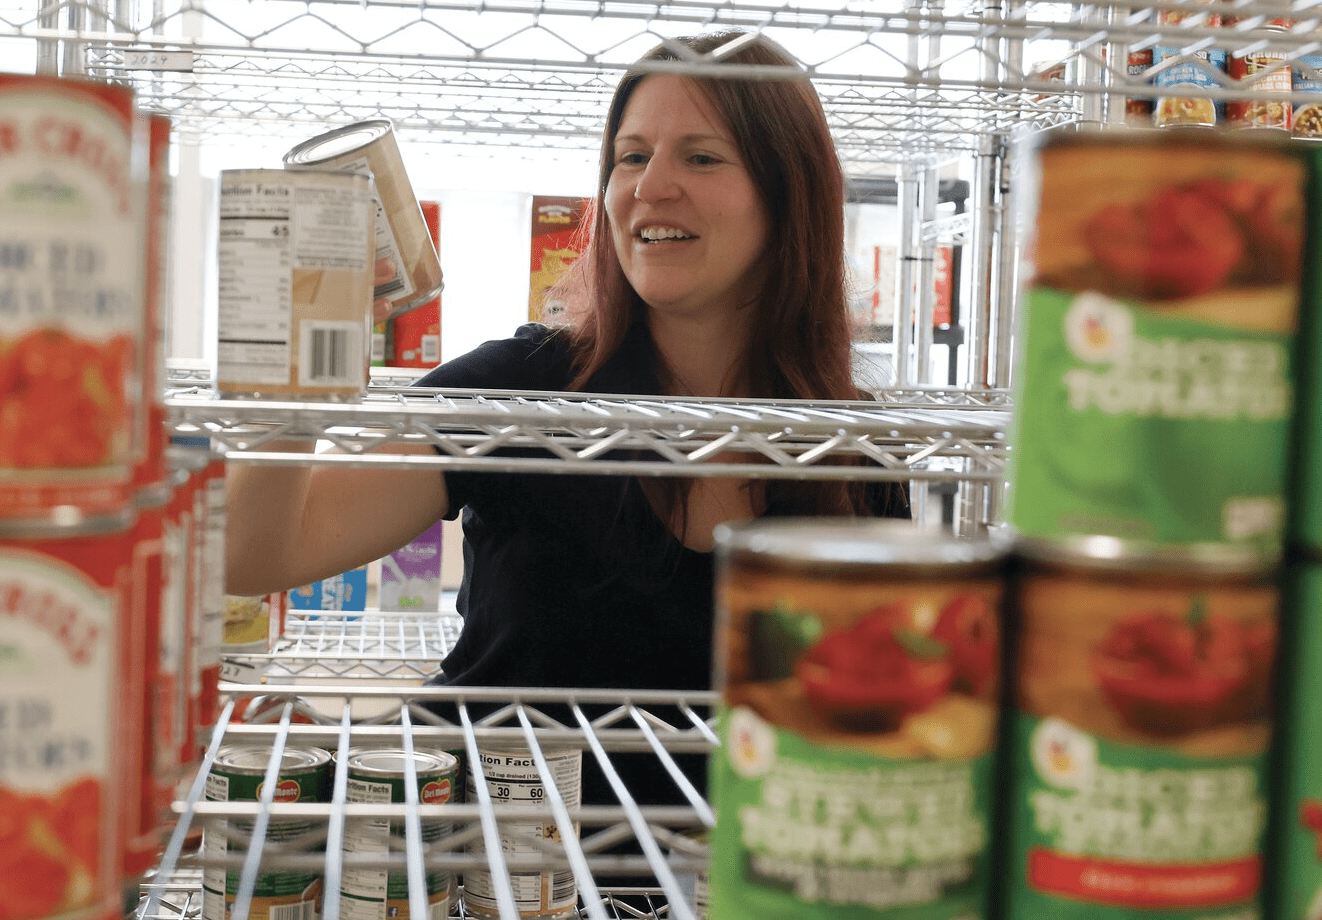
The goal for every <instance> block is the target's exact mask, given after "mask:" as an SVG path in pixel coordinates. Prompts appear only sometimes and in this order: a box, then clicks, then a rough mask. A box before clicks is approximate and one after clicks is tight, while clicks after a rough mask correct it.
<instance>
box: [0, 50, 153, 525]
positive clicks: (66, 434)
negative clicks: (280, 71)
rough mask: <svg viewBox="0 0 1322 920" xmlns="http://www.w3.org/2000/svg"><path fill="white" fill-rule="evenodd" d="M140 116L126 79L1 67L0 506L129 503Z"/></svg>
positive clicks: (136, 394)
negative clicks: (86, 77)
mask: <svg viewBox="0 0 1322 920" xmlns="http://www.w3.org/2000/svg"><path fill="white" fill-rule="evenodd" d="M145 127H146V126H145V123H144V122H143V121H142V120H141V119H139V118H138V116H137V113H136V110H135V107H134V94H133V91H132V90H131V89H129V88H127V87H124V86H117V85H113V84H108V83H94V82H90V81H83V80H75V79H67V78H56V77H46V76H25V75H21V74H0V190H3V191H0V239H3V246H0V282H2V284H0V405H3V406H4V412H3V413H0V517H5V518H26V519H32V520H40V519H49V520H52V521H54V522H59V523H67V522H68V521H69V520H70V516H71V515H73V516H79V515H81V516H84V517H98V516H101V515H104V514H115V513H118V512H119V511H121V510H122V509H123V508H125V507H126V506H127V504H128V502H129V498H130V493H131V487H132V480H133V474H134V468H135V466H136V465H137V463H138V461H139V459H140V457H141V456H142V451H143V449H144V445H143V444H141V443H139V442H140V441H141V436H142V435H143V434H144V433H145V431H146V426H145V425H142V424H139V423H138V422H137V421H136V420H137V419H139V418H140V416H141V413H142V411H143V407H142V399H141V396H142V388H141V384H140V382H139V380H140V375H141V373H142V362H143V354H142V341H143V336H144V304H143V293H142V275H143V271H144V266H145V258H144V256H143V246H144V230H143V215H142V211H143V196H144V192H143V190H144V188H145V177H146V165H147V164H146V159H147V157H146V148H145V143H144V138H143V137H142V134H143V132H144V131H145Z"/></svg>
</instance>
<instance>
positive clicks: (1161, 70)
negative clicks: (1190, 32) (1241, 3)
mask: <svg viewBox="0 0 1322 920" xmlns="http://www.w3.org/2000/svg"><path fill="white" fill-rule="evenodd" d="M1200 5H1204V6H1208V7H1211V6H1212V3H1211V2H1210V0H1201V2H1200ZM1157 24H1158V27H1159V28H1161V29H1162V30H1164V31H1165V32H1166V33H1167V34H1166V35H1165V36H1163V38H1162V41H1161V42H1160V43H1159V44H1157V45H1156V46H1155V47H1154V48H1153V50H1152V62H1153V65H1154V66H1155V67H1157V68H1158V69H1157V70H1156V71H1155V75H1154V76H1153V78H1152V83H1153V85H1154V86H1155V87H1156V89H1157V93H1158V95H1157V98H1156V100H1155V102H1154V108H1153V115H1152V120H1153V124H1155V125H1156V126H1157V127H1160V128H1166V127H1172V126H1189V125H1203V126H1209V127H1210V126H1212V125H1215V124H1217V123H1218V122H1219V120H1220V117H1221V114H1222V113H1221V106H1220V105H1218V104H1217V103H1216V102H1214V101H1212V99H1210V98H1208V97H1207V96H1206V95H1205V94H1206V93H1207V92H1208V91H1209V90H1215V89H1217V88H1219V87H1220V80H1218V79H1217V75H1218V74H1219V73H1224V72H1225V69H1226V52H1225V51H1224V50H1222V49H1220V48H1203V49H1201V50H1198V51H1194V52H1191V53H1190V52H1187V51H1186V50H1185V48H1184V46H1183V45H1182V44H1181V43H1178V42H1173V41H1171V39H1170V35H1171V34H1173V33H1172V31H1171V30H1172V29H1174V28H1175V27H1180V29H1188V28H1190V27H1203V28H1220V26H1221V14H1220V13H1217V12H1211V11H1208V12H1200V11H1192V10H1188V9H1170V10H1159V11H1158V12H1157ZM1172 59H1175V63H1169V62H1170V61H1172ZM1161 65H1166V66H1161Z"/></svg>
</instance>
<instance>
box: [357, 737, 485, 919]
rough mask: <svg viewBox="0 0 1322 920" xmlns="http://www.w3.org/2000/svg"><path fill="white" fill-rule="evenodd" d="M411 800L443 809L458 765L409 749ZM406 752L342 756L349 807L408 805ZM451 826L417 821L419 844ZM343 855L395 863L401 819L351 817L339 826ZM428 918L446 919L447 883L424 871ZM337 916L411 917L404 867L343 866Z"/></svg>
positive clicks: (439, 874)
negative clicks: (345, 761)
mask: <svg viewBox="0 0 1322 920" xmlns="http://www.w3.org/2000/svg"><path fill="white" fill-rule="evenodd" d="M411 759H412V762H413V771H412V772H413V780H414V782H415V785H414V788H415V789H416V790H417V794H416V796H415V797H414V800H415V801H416V802H417V804H419V805H443V804H445V803H446V802H450V801H453V800H454V791H455V780H456V776H457V774H458V767H459V762H458V761H457V760H456V759H455V758H454V757H453V756H452V755H450V754H447V753H446V752H444V751H414V752H413V755H412V758H411ZM409 760H410V757H409V754H408V753H407V752H406V751H404V750H402V749H385V748H381V749H371V750H365V749H364V750H352V751H350V752H349V754H348V762H347V767H348V786H347V792H346V794H345V801H346V802H350V803H380V804H401V803H405V802H408V801H409V796H408V788H407V784H408V783H409V782H410V780H409V770H408V764H409ZM452 827H453V822H451V821H445V820H436V819H434V818H428V819H426V820H423V821H421V832H422V833H421V836H422V843H423V844H424V845H425V844H428V843H432V842H434V841H437V840H440V839H441V838H442V837H444V836H446V835H447V834H449V833H450V832H451V830H452ZM344 851H345V855H346V856H348V855H351V854H357V855H363V856H372V857H377V858H379V859H381V860H388V859H391V858H392V857H393V858H395V859H398V858H399V857H400V855H401V854H404V853H405V852H406V849H405V828H404V822H403V821H401V820H390V819H389V818H375V817H370V818H352V819H350V820H349V821H347V822H346V824H345V831H344ZM424 879H425V881H424V884H425V885H426V901H427V906H428V916H429V918H430V920H444V918H445V917H446V916H448V911H449V905H450V898H451V896H452V894H453V892H452V879H451V876H450V874H449V873H448V872H444V871H441V870H437V869H427V870H425V872H424ZM340 916H341V917H343V918H344V920H386V918H388V917H389V918H401V920H405V918H408V917H411V916H412V913H411V909H410V902H409V878H408V872H407V871H406V870H404V869H395V868H391V869H385V868H357V867H351V866H346V867H345V869H344V875H343V879H342V881H341V884H340Z"/></svg>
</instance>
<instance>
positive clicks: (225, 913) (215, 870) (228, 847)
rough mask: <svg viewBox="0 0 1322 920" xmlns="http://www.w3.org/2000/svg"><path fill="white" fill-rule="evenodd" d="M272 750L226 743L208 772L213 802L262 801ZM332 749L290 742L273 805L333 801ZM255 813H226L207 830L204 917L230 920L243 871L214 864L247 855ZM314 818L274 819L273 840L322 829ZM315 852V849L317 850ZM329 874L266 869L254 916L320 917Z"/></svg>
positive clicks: (254, 919)
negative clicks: (241, 815) (230, 815)
mask: <svg viewBox="0 0 1322 920" xmlns="http://www.w3.org/2000/svg"><path fill="white" fill-rule="evenodd" d="M271 754H272V751H271V749H270V748H267V747H263V746H259V745H252V746H249V745H231V746H227V747H222V748H221V749H220V750H219V751H218V752H217V754H216V760H215V763H214V764H213V765H212V768H211V772H210V773H209V774H208V775H207V780H206V788H205V796H206V799H207V801H209V802H260V801H261V800H262V793H263V785H264V780H265V774H266V770H267V765H268V764H269V763H270V760H271ZM330 762H331V757H330V754H329V753H327V752H326V751H323V750H321V749H320V748H285V750H284V752H283V754H282V756H281V763H280V773H279V776H278V778H277V781H276V789H275V792H274V796H273V798H272V802H273V803H289V802H327V801H329V799H330ZM253 824H254V822H253V820H252V819H250V818H238V817H233V818H220V819H216V820H213V821H210V822H208V824H207V826H206V827H205V828H204V830H203V833H202V859H203V864H204V869H203V871H202V917H203V920H229V917H230V914H231V913H232V911H233V910H234V903H235V900H236V896H237V894H238V890H239V880H240V879H239V876H240V870H238V869H228V868H225V867H223V866H220V867H215V866H207V865H206V864H207V863H208V862H218V861H220V860H222V859H224V858H226V857H240V858H241V857H242V856H243V854H244V853H245V851H246V849H247V846H248V844H247V840H246V838H247V837H248V836H250V835H251V833H252V830H253ZM317 824H318V822H317V821H315V820H314V819H311V818H275V817H273V818H271V820H270V821H269V823H268V825H267V831H266V839H267V841H269V842H270V843H274V844H277V845H279V844H281V843H283V842H285V841H292V840H296V839H298V838H301V837H304V836H307V835H309V834H311V833H312V832H314V831H315V830H316V829H317ZM312 852H316V850H313V851H312ZM322 887H323V878H322V873H321V872H318V871H311V870H307V869H286V868H271V869H266V870H264V871H262V870H259V872H258V875H257V880H256V885H255V887H254V888H253V895H252V905H251V907H250V908H249V912H248V916H249V918H251V920H315V918H317V917H319V916H320V915H321V899H322Z"/></svg>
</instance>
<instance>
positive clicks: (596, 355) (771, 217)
mask: <svg viewBox="0 0 1322 920" xmlns="http://www.w3.org/2000/svg"><path fill="white" fill-rule="evenodd" d="M676 45H682V46H684V47H686V48H687V49H689V50H691V51H692V52H693V53H694V54H695V55H698V56H700V57H704V58H706V57H707V56H710V59H715V60H716V61H718V62H719V63H715V64H713V65H712V66H713V67H715V68H716V69H719V68H720V67H722V66H727V65H728V66H734V65H745V66H744V67H743V68H741V70H742V71H743V75H740V76H731V77H726V76H714V75H713V76H708V75H706V74H703V75H702V76H691V77H689V79H692V80H693V82H694V83H695V84H696V85H697V86H698V88H699V89H700V90H701V91H702V92H703V93H704V94H705V96H706V97H707V98H708V99H709V100H711V102H712V104H713V106H714V107H715V109H716V111H717V113H718V114H719V115H720V117H721V118H722V120H723V121H724V123H725V125H726V127H727V128H728V129H729V131H730V133H731V135H732V136H733V138H734V142H735V144H736V145H737V146H738V148H739V152H740V155H741V156H742V158H743V161H744V164H745V166H746V168H747V169H748V172H749V174H750V175H751V177H752V179H753V183H754V185H755V187H756V188H757V189H758V190H759V192H760V194H761V196H762V199H763V204H764V206H765V208H766V211H767V214H768V226H769V228H770V239H769V241H768V248H767V253H766V256H767V258H766V271H765V277H764V280H763V286H762V289H761V290H760V291H758V292H757V296H756V297H755V298H753V300H752V303H753V305H754V306H753V309H754V310H755V311H756V317H755V318H754V320H753V322H751V323H750V330H751V332H750V339H749V346H748V352H747V354H746V355H745V358H744V363H745V367H746V369H747V374H748V379H749V381H750V383H751V386H752V392H753V394H754V395H755V396H757V397H761V398H774V399H801V400H822V399H862V398H865V397H864V395H863V393H862V392H861V391H860V390H859V388H858V387H856V386H855V384H854V382H853V379H852V374H851V370H850V355H851V351H850V322H849V311H848V302H847V282H846V275H845V257H844V246H845V242H844V233H845V227H844V219H845V211H844V208H845V182H844V175H843V173H842V171H841V168H840V161H839V158H838V156H837V154H836V150H835V144H834V142H833V140H832V138H831V133H830V129H829V127H828V125H827V121H826V115H825V113H824V112H823V110H822V104H821V100H820V99H819V98H818V96H817V92H816V90H815V89H814V88H813V86H812V84H811V83H810V82H809V80H808V78H807V75H806V74H805V73H804V71H803V69H802V67H801V66H800V65H799V64H798V62H797V61H795V59H794V58H793V57H791V56H790V55H789V54H788V53H786V52H785V51H784V50H783V49H781V48H780V47H779V46H777V45H776V44H774V43H773V42H771V41H770V40H768V39H766V38H765V37H763V36H760V35H756V34H752V33H745V32H742V31H738V30H730V31H721V32H713V33H706V34H703V35H697V36H690V37H686V38H679V39H672V40H670V41H668V42H663V43H662V44H660V45H658V46H657V47H655V48H653V49H652V50H651V51H649V52H648V53H647V54H645V55H643V57H642V58H640V59H639V61H638V62H637V63H636V64H635V65H634V66H633V67H632V68H630V69H629V70H628V71H627V72H626V73H625V75H624V76H623V77H622V78H621V80H620V82H619V85H618V86H617V87H616V90H615V96H614V98H613V99H612V101H611V105H610V110H609V112H608V114H607V119H606V127H605V130H604V131H603V134H602V143H601V166H600V172H599V175H598V180H597V189H596V195H595V199H594V204H593V208H592V210H593V212H594V213H593V217H592V220H591V222H590V227H591V230H590V234H591V236H590V238H589V240H588V242H587V246H586V249H585V251H584V253H583V255H582V256H581V257H580V258H579V259H578V260H577V261H576V262H575V263H574V265H573V266H572V268H571V270H570V272H569V273H567V275H566V277H565V279H564V281H563V283H562V285H561V286H560V287H561V290H560V292H559V294H558V296H559V297H560V298H561V299H562V300H563V301H564V303H565V304H566V313H567V318H568V320H569V323H570V326H569V328H568V329H566V330H565V331H566V333H567V334H568V335H570V336H571V342H572V348H573V352H574V355H575V361H576V364H575V367H576V374H575V377H574V379H573V381H572V383H571V385H570V388H571V389H581V388H582V387H583V386H584V385H585V384H586V383H587V381H588V379H589V378H590V377H591V376H592V375H593V374H594V373H595V372H596V371H597V370H599V369H600V368H601V366H602V365H603V364H604V363H605V362H606V361H607V360H608V359H609V358H610V356H611V355H612V354H614V352H615V351H616V350H617V349H618V348H619V347H620V345H621V343H622V342H623V341H624V339H625V337H626V335H627V334H628V332H629V330H630V328H631V327H633V325H634V324H636V323H639V322H644V321H645V317H646V306H645V304H644V303H643V302H642V300H641V298H639V296H638V294H637V293H636V292H635V291H634V290H633V287H632V286H631V285H630V284H629V282H628V280H627V279H626V278H625V276H624V272H623V270H622V269H621V267H620V262H619V258H618V257H617V255H616V253H615V248H614V245H613V243H612V239H611V232H610V226H609V223H608V220H609V219H608V217H607V214H606V207H605V195H606V187H607V184H608V183H609V182H610V177H611V172H612V170H613V167H614V149H615V137H616V135H617V133H618V132H619V127H620V122H621V120H622V118H623V117H624V110H625V107H626V106H627V105H628V103H629V100H630V98H631V97H632V95H633V92H634V90H635V89H636V88H637V87H638V85H639V83H640V82H641V81H643V80H644V79H646V78H647V76H648V75H649V74H650V73H653V72H656V71H657V70H658V69H659V68H658V67H657V66H656V64H657V63H658V62H667V61H679V60H681V57H680V55H679V54H678V53H676V51H675V50H674V47H675V46H676ZM727 45H729V46H730V50H729V51H728V52H727V53H724V54H722V53H720V50H719V49H722V48H724V47H725V46H727ZM748 65H753V66H755V67H758V68H759V69H760V70H761V71H762V73H759V74H758V75H757V76H755V77H748V76H746V74H747V67H748ZM662 66H663V67H664V65H662ZM763 74H766V76H763ZM663 370H664V369H662V371H663ZM767 490H768V500H769V503H771V504H773V505H778V506H780V507H782V508H784V509H785V510H787V511H790V512H793V513H799V514H808V513H818V514H841V513H856V512H858V511H860V510H861V503H862V490H861V488H859V487H857V486H856V485H853V484H850V483H847V482H844V481H841V480H832V481H827V482H785V481H772V482H770V483H769V484H768V486H767Z"/></svg>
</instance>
